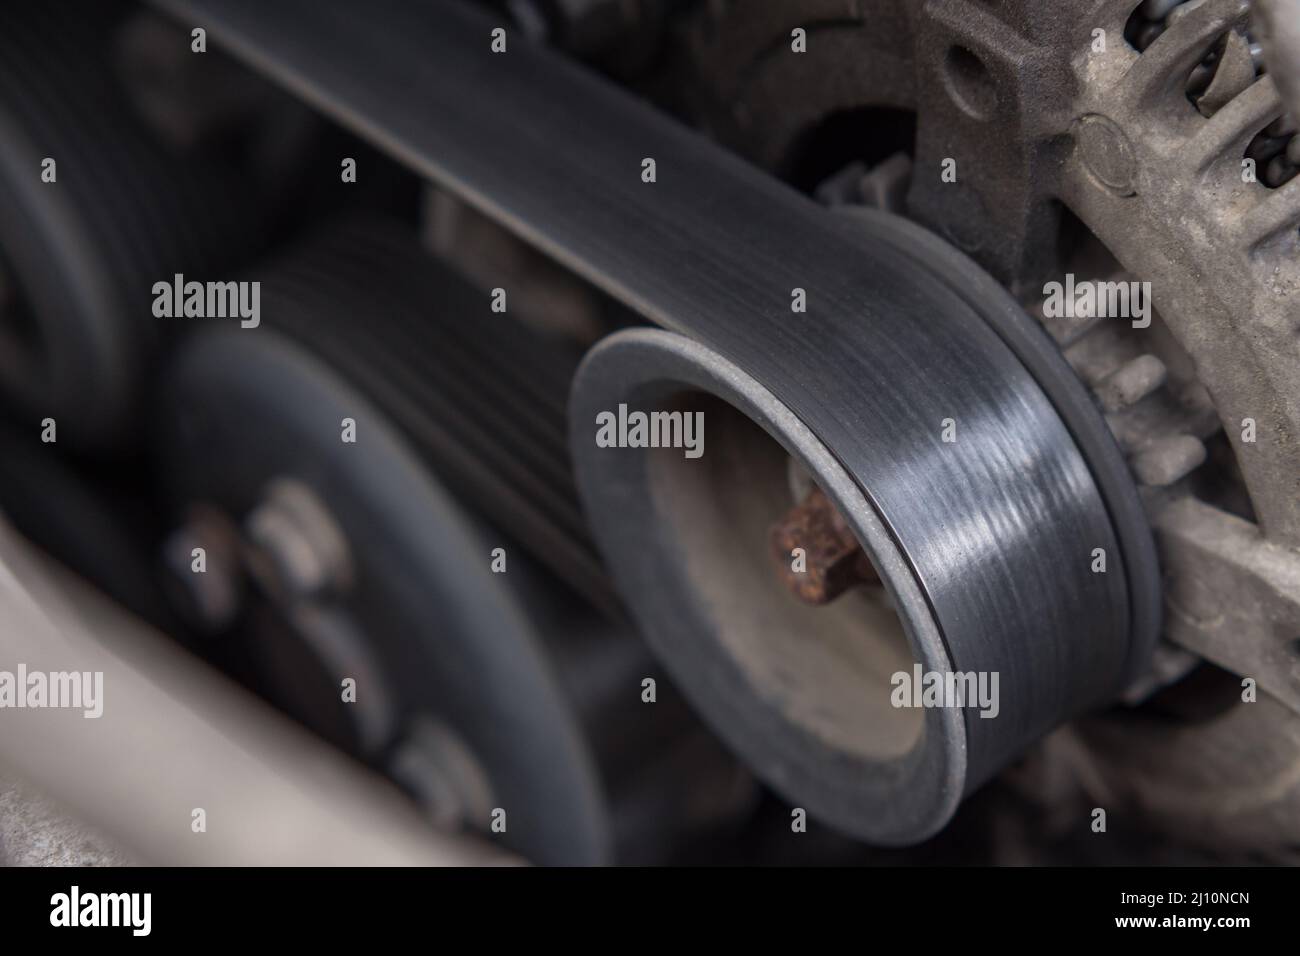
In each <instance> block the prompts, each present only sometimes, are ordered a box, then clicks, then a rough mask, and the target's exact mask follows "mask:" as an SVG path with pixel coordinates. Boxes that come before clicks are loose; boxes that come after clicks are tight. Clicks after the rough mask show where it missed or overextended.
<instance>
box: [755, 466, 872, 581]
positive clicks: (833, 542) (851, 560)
mask: <svg viewBox="0 0 1300 956" xmlns="http://www.w3.org/2000/svg"><path fill="white" fill-rule="evenodd" d="M769 541H770V542H771V548H772V557H773V558H774V559H775V561H776V567H777V570H778V573H779V574H780V576H781V580H782V581H783V582H784V583H785V585H786V587H788V588H789V589H790V591H791V592H792V593H793V594H794V595H795V597H797V598H799V600H801V601H803V602H804V603H806V604H814V605H822V604H829V603H830V602H831V601H834V600H835V599H836V598H837V597H839V596H840V595H841V594H843V593H844V592H845V591H847V590H849V589H850V588H852V587H854V586H855V585H858V584H862V583H864V582H875V581H879V580H880V579H879V578H878V577H877V576H876V571H875V568H873V567H872V566H871V561H870V559H869V558H868V557H867V555H866V552H864V551H863V550H862V546H861V545H860V544H859V543H858V539H857V538H856V537H854V534H853V532H852V531H851V530H850V529H849V527H848V525H847V523H845V521H844V518H843V517H842V516H841V515H840V513H839V511H838V510H837V509H836V507H835V505H833V504H832V503H831V501H830V499H829V498H827V497H826V495H825V493H823V492H822V490H821V489H820V488H818V487H816V486H814V487H813V489H812V490H811V491H809V492H808V494H807V495H806V496H805V497H804V499H803V500H802V501H801V502H800V503H799V504H797V505H795V507H794V508H792V509H791V510H790V511H789V512H787V513H786V515H785V516H784V517H783V518H782V519H781V520H780V521H779V522H777V523H776V524H775V525H774V526H773V527H772V530H771V533H770V535H769ZM796 548H802V549H803V551H804V555H805V562H806V567H805V569H804V570H803V571H796V570H795V569H794V567H793V561H792V557H791V555H792V553H793V552H794V550H795V549H796Z"/></svg>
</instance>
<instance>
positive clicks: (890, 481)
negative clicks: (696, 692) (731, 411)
mask: <svg viewBox="0 0 1300 956" xmlns="http://www.w3.org/2000/svg"><path fill="white" fill-rule="evenodd" d="M159 3H160V5H161V6H163V7H165V8H167V9H170V10H172V11H173V12H175V13H177V14H178V15H180V16H181V17H182V18H183V19H185V20H186V21H187V22H188V23H192V24H195V25H202V26H204V27H206V28H207V29H208V31H209V33H210V34H211V35H212V36H214V37H216V38H217V39H218V40H220V41H222V42H224V43H226V44H227V45H229V46H230V47H231V49H232V50H233V52H235V53H236V54H237V55H239V56H241V57H242V58H243V59H245V60H246V61H247V62H249V63H250V64H251V65H252V66H254V67H255V68H256V69H258V70H259V71H260V72H262V73H265V74H267V75H268V76H271V77H273V78H277V79H278V80H279V81H281V82H282V83H283V84H284V85H285V86H287V87H289V88H290V89H291V90H293V91H295V92H296V93H298V94H299V95H301V96H302V97H303V98H304V99H306V100H308V101H309V102H311V103H314V104H315V105H317V106H318V107H320V108H321V109H323V110H324V111H326V112H327V113H329V114H330V115H332V116H333V117H334V118H335V119H337V120H338V121H340V122H341V123H343V124H344V125H346V126H348V127H350V128H352V129H353V130H355V131H357V132H358V133H359V134H361V135H363V136H365V137H366V138H368V139H370V140H372V141H373V142H375V143H376V144H378V145H379V146H380V147H382V148H383V149H385V150H386V151H387V152H389V153H391V154H392V155H393V156H395V157H396V158H398V159H399V160H401V161H403V162H404V163H406V164H408V165H409V166H410V167H411V168H412V169H414V170H416V171H418V172H420V173H421V174H423V175H425V176H427V177H429V178H430V179H433V180H436V181H438V182H440V183H442V184H444V185H445V186H447V187H449V188H451V189H453V190H455V191H456V192H457V193H459V194H460V195H461V196H462V197H464V198H465V199H467V200H468V201H469V202H471V203H472V204H473V205H475V206H477V207H478V208H479V209H481V210H482V211H484V212H485V213H487V214H488V215H490V216H492V217H493V218H495V219H496V220H498V221H499V222H501V223H502V224H503V225H505V226H506V227H508V228H510V229H511V230H513V231H514V232H516V233H517V234H519V235H520V236H522V237H523V238H525V239H527V240H528V241H530V242H532V243H533V244H535V245H536V246H538V247H539V248H540V249H542V250H544V251H546V252H547V253H549V254H550V255H552V256H553V257H555V258H556V259H557V260H559V261H560V262H562V263H564V264H566V265H567V266H569V267H571V268H572V269H573V270H574V271H575V272H577V273H578V274H580V275H582V276H584V277H585V278H587V279H589V280H590V281H591V282H593V283H594V284H595V285H597V286H599V287H600V288H602V289H604V290H605V291H607V292H608V293H610V294H612V295H613V296H615V297H616V298H618V299H620V300H621V301H623V302H624V303H626V304H627V305H629V306H631V307H632V308H634V309H635V310H637V311H638V312H639V313H640V314H641V315H643V316H645V317H646V318H647V319H648V320H650V321H653V322H655V323H657V324H659V325H661V326H664V327H665V328H669V329H674V330H677V331H681V332H684V333H687V334H689V335H691V336H693V337H695V338H697V339H699V340H701V341H703V342H705V343H707V344H709V345H710V346H712V347H713V348H715V349H717V350H718V351H719V352H720V353H722V354H724V355H726V356H727V357H729V358H730V359H731V360H732V361H733V362H735V363H736V364H737V365H738V366H740V367H741V368H743V369H745V370H746V371H747V372H749V373H750V374H751V375H753V376H754V377H755V378H757V379H759V380H760V381H762V382H764V383H766V384H767V385H768V386H769V387H770V388H771V390H772V391H773V392H774V393H775V394H776V395H777V396H778V397H779V398H780V399H781V400H782V401H783V402H785V403H786V404H787V405H788V406H789V407H790V408H791V409H792V410H793V411H794V412H795V413H796V415H797V416H798V417H799V418H800V419H802V420H803V421H804V422H805V423H806V424H807V425H808V426H809V427H810V428H811V429H812V430H813V431H814V432H815V433H816V434H817V435H818V436H819V437H820V438H821V440H822V441H823V442H824V443H825V444H826V445H827V446H828V447H830V448H831V449H833V451H834V453H835V454H836V455H837V456H838V457H839V459H840V460H841V462H842V463H843V465H844V466H845V467H846V468H847V469H848V471H849V472H850V473H851V474H852V475H853V476H854V477H855V479H856V480H857V482H858V483H859V484H860V485H861V487H862V489H863V490H864V492H865V493H866V495H867V496H868V497H869V498H870V500H871V501H872V502H873V504H874V505H875V507H876V508H877V509H878V511H879V513H880V515H881V517H882V519H883V520H884V522H885V523H886V525H887V526H888V527H889V528H890V529H891V530H892V533H893V534H894V536H895V537H896V538H897V540H898V541H899V542H900V545H901V546H902V548H903V549H904V551H905V552H906V553H907V555H908V558H909V560H910V562H911V564H912V567H913V569H914V571H915V574H916V577H917V579H918V581H919V582H920V583H921V586H922V587H923V589H924V590H925V592H926V594H927V595H928V597H929V600H930V602H931V604H932V606H933V608H934V613H935V615H936V617H937V619H938V620H939V622H940V624H941V627H942V630H943V635H944V639H945V641H946V643H947V645H948V648H949V650H950V653H951V657H952V660H953V664H954V667H956V668H958V669H967V668H974V667H975V666H976V664H974V663H967V662H977V666H978V669H984V670H998V671H999V672H1000V673H1001V678H1002V687H1003V695H1002V696H1003V705H1002V715H1001V717H1000V719H998V720H996V721H980V720H973V721H968V727H969V762H970V766H971V768H972V773H973V775H974V779H978V778H980V777H982V776H983V775H984V774H985V773H987V772H988V771H989V770H990V769H991V768H994V767H997V766H999V765H1001V764H1003V763H1005V761H1006V760H1007V759H1008V758H1009V757H1010V756H1011V755H1012V754H1014V753H1015V752H1016V751H1017V750H1018V749H1020V748H1021V747H1022V746H1023V745H1024V744H1025V743H1026V742H1027V741H1029V740H1030V739H1032V738H1033V737H1035V736H1036V735H1038V734H1040V733H1042V732H1044V731H1045V730H1047V729H1048V728H1050V727H1051V726H1052V725H1054V724H1055V723H1057V722H1059V721H1060V720H1062V719H1066V718H1068V717H1069V716H1071V715H1073V714H1076V713H1078V712H1079V711H1080V710H1082V709H1085V708H1087V707H1089V706H1092V705H1095V704H1096V703H1098V702H1099V701H1102V700H1105V699H1107V698H1108V697H1110V696H1112V695H1113V694H1114V693H1116V692H1117V691H1118V690H1119V689H1120V688H1121V687H1122V686H1123V684H1124V683H1125V681H1126V680H1128V679H1129V678H1130V677H1131V676H1132V672H1133V670H1134V668H1135V667H1136V666H1138V665H1140V664H1141V662H1142V661H1143V660H1144V659H1145V656H1146V651H1147V650H1149V648H1150V647H1151V645H1152V643H1153V641H1154V635H1155V627H1156V622H1157V617H1158V611H1157V608H1158V603H1157V602H1156V601H1154V600H1153V595H1154V593H1155V591H1154V587H1153V586H1152V585H1153V582H1154V581H1155V562H1154V553H1153V551H1152V549H1151V545H1150V539H1149V536H1147V535H1146V532H1145V531H1144V530H1141V529H1140V528H1139V525H1140V524H1141V515H1140V509H1139V508H1138V506H1137V501H1136V495H1135V493H1133V492H1132V489H1131V488H1128V490H1125V486H1124V484H1123V482H1120V484H1119V485H1118V486H1114V487H1112V486H1111V484H1110V483H1109V482H1110V480H1111V479H1112V478H1113V477H1114V473H1115V469H1116V465H1115V461H1116V460H1117V453H1116V452H1115V451H1114V447H1113V444H1111V445H1110V446H1109V450H1106V447H1105V445H1106V440H1104V439H1102V438H1099V437H1098V435H1097V433H1096V428H1097V422H1099V421H1100V418H1099V416H1097V415H1096V414H1095V412H1094V413H1091V415H1092V418H1091V421H1090V420H1089V419H1088V416H1089V414H1090V412H1089V411H1087V410H1086V402H1084V401H1083V400H1082V399H1079V398H1078V397H1077V394H1076V397H1075V399H1072V400H1071V401H1069V402H1066V403H1065V405H1064V406H1063V405H1062V403H1061V401H1060V399H1059V398H1058V400H1057V408H1056V409H1054V408H1053V405H1052V403H1051V402H1049V401H1048V399H1047V397H1046V396H1045V394H1044V392H1043V391H1042V390H1040V387H1039V385H1038V384H1036V383H1035V381H1034V379H1033V378H1032V377H1031V375H1030V374H1029V372H1028V371H1026V366H1025V364H1022V362H1021V361H1020V360H1019V359H1017V357H1016V355H1015V354H1013V353H1012V351H1010V349H1009V348H1008V346H1007V344H1006V343H1005V342H1004V341H1003V339H1002V338H1001V337H1000V334H1002V333H999V332H995V331H994V329H993V328H991V327H990V326H989V325H986V324H985V321H986V320H987V319H988V316H987V314H985V315H984V316H983V317H982V316H981V313H987V312H988V311H989V310H987V309H978V310H977V309H976V308H974V307H973V306H972V305H971V304H970V301H969V299H970V298H971V297H972V295H974V292H973V291H972V290H968V289H962V290H960V291H958V290H957V289H956V288H954V287H953V286H952V285H950V284H949V283H948V282H946V281H940V276H939V274H938V273H939V272H946V273H948V275H949V278H951V275H952V273H951V271H950V270H947V269H945V268H944V267H942V266H934V265H926V264H925V263H924V257H925V255H926V251H925V249H924V248H913V249H909V250H908V251H903V246H902V245H900V243H899V242H898V241H896V237H891V236H887V235H882V234H880V231H879V230H876V229H874V228H873V227H872V226H871V225H870V223H866V224H862V225H861V226H860V227H857V228H850V226H849V224H847V223H840V222H837V221H832V220H833V218H834V217H831V216H829V215H828V214H827V213H826V212H824V211H823V210H821V209H819V208H818V207H816V206H815V205H813V204H812V203H811V202H810V201H808V200H807V199H805V198H803V197H801V196H799V195H798V194H796V193H794V192H793V191H791V190H789V189H787V188H786V187H784V186H782V185H781V184H779V183H777V182H774V181H773V180H771V179H770V178H768V177H766V176H764V175H763V174H762V173H760V172H759V171H757V170H755V169H753V168H751V167H749V166H747V165H745V164H744V163H742V162H741V161H739V160H738V159H736V158H734V157H732V156H730V155H728V154H726V153H724V152H722V151H721V150H720V149H718V148H716V147H713V146H711V145H710V144H708V143H707V142H704V141H703V140H702V139H701V138H700V137H699V136H697V135H695V134H693V133H691V132H690V131H688V130H686V129H684V128H683V127H681V126H679V125H678V124H676V123H675V122H673V121H672V120H670V119H668V118H667V117H664V116H662V115H660V114H658V113H656V112H654V111H653V110H651V109H649V108H647V107H645V106H644V105H643V104H640V103H638V102H637V101H636V100H635V99H634V98H633V97H631V96H629V95H628V94H627V93H626V92H623V91H621V90H618V89H616V88H614V87H612V86H610V85H608V84H605V83H602V82H601V81H599V80H597V79H596V78H594V77H592V76H591V75H590V74H588V73H587V72H586V71H584V70H583V69H582V68H581V67H579V66H577V65H574V64H571V63H568V62H564V61H562V60H560V59H558V58H556V57H553V56H552V55H551V54H549V53H547V52H546V51H545V50H543V49H540V48H537V47H534V46H531V45H529V44H528V43H527V42H526V41H525V40H524V38H523V37H522V36H520V35H517V34H514V33H511V34H510V35H509V41H508V42H509V49H508V52H506V53H503V54H494V53H492V52H491V50H490V43H491V36H490V31H491V30H492V29H493V28H495V27H498V26H502V27H507V28H508V26H509V25H508V24H507V23H505V22H499V21H496V20H494V19H492V18H490V17H487V16H485V15H484V14H483V13H482V12H480V11H476V10H473V9H469V8H466V7H463V6H460V5H458V4H451V3H435V2H428V3H419V4H416V3H410V2H404V0H375V2H367V3H364V4H363V3H353V2H347V0H277V2H276V3H265V2H262V0H189V2H184V0H159ZM647 157H651V158H654V159H655V161H656V163H657V180H658V181H657V182H655V183H644V182H642V180H641V170H642V160H643V159H644V158H647ZM361 174H362V175H364V174H365V173H364V171H362V173H361ZM795 287H800V288H804V289H806V290H807V294H808V311H807V313H806V314H794V313H792V312H791V310H790V301H791V290H792V289H793V288H795ZM995 311H996V310H995ZM1033 348H1034V349H1039V350H1041V345H1034V346H1033ZM1052 361H1054V360H1050V359H1049V360H1048V364H1049V365H1050V364H1051V362H1052ZM1044 387H1047V386H1044ZM1059 390H1060V389H1057V391H1059ZM1062 416H1064V417H1066V418H1067V419H1069V420H1070V422H1071V428H1073V429H1074V430H1075V432H1076V433H1078V431H1079V429H1080V428H1083V429H1085V430H1086V431H1087V439H1086V441H1085V440H1084V439H1083V438H1080V444H1085V445H1086V444H1088V443H1093V444H1097V445H1099V447H1101V448H1102V451H1103V453H1104V455H1106V456H1108V457H1107V458H1106V460H1103V461H1101V462H1100V463H1099V462H1098V461H1095V460H1094V461H1093V462H1092V469H1093V470H1090V467H1089V464H1088V463H1086V462H1085V460H1084V458H1083V456H1082V455H1081V454H1080V452H1079V447H1078V445H1076V442H1075V439H1074V438H1073V437H1072V435H1071V430H1070V428H1067V426H1066V425H1065V424H1064V423H1063V421H1062ZM944 418H953V419H955V420H956V421H957V422H958V429H959V440H958V441H957V442H956V443H955V444H941V443H940V438H939V432H940V422H941V421H942V419H944ZM1120 467H1122V463H1121V465H1120ZM1094 471H1095V474H1096V477H1094V473H1093V472H1094ZM1099 486H1100V487H1102V488H1104V489H1105V490H1106V493H1105V500H1103V494H1102V492H1101V491H1099ZM1108 505H1109V510H1108V507H1107V506H1108ZM1117 527H1118V530H1119V536H1118V537H1117V531H1116V528H1117ZM1121 540H1123V542H1124V546H1123V547H1121V545H1120V541H1121ZM1095 547H1102V548H1105V549H1106V552H1107V554H1108V555H1109V556H1110V564H1109V573H1106V574H1091V573H1089V571H1088V565H1089V562H1090V560H1091V556H1090V555H1091V550H1092V549H1093V548H1095ZM1126 575H1127V576H1128V577H1130V578H1131V581H1132V583H1131V585H1130V584H1129V583H1128V582H1126ZM1063 578H1064V579H1066V580H1068V581H1069V585H1068V586H1066V587H1063V586H1062V579H1063ZM1130 592H1131V594H1132V597H1133V599H1134V601H1133V607H1132V608H1130V601H1129V596H1130ZM992 724H996V725H998V726H997V727H996V729H995V728H993V727H991V726H989V725H992ZM975 768H980V769H979V770H978V771H977V770H975Z"/></svg>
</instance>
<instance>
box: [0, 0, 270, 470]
mask: <svg viewBox="0 0 1300 956" xmlns="http://www.w3.org/2000/svg"><path fill="white" fill-rule="evenodd" d="M125 9H126V8H125V7H124V6H123V5H120V4H117V3H94V2H89V0H71V2H60V3H49V4H46V3H10V4H5V5H4V6H3V9H0V209H2V210H3V211H4V215H3V216H0V390H3V392H4V393H5V394H6V395H7V397H8V398H9V400H10V401H11V402H13V403H14V404H15V406H16V408H17V410H18V411H19V412H20V414H21V415H22V416H23V417H24V418H25V419H26V420H28V421H32V422H35V423H39V422H40V421H41V420H42V419H44V418H47V417H49V418H53V419H55V421H56V422H57V425H58V436H59V440H60V441H61V442H64V443H66V444H71V445H74V446H76V447H79V448H88V447H97V448H106V447H109V446H111V445H112V444H113V442H114V441H115V440H116V439H118V438H120V437H121V435H122V434H123V433H124V432H125V431H127V430H129V429H130V422H129V420H128V418H129V416H130V415H131V414H132V413H133V412H135V411H138V408H137V407H136V406H135V404H134V403H135V401H136V399H137V398H138V395H139V392H140V389H141V385H142V381H143V377H144V373H145V372H146V370H147V369H148V367H149V364H150V359H151V357H152V355H153V353H154V350H155V349H156V347H157V343H158V341H159V339H160V338H161V337H162V335H164V334H165V333H166V330H163V329H160V328H159V320H158V319H156V318H154V315H153V311H152V306H153V298H154V297H153V292H152V289H153V285H154V283H155V282H158V281H163V280H166V281H170V280H171V279H172V276H173V275H174V274H175V273H177V272H181V273H184V272H186V271H187V270H188V271H190V272H193V271H194V270H202V269H205V268H211V267H215V266H219V265H221V264H222V263H223V262H226V261H228V260H229V259H230V257H231V256H232V255H233V254H239V253H242V252H244V251H246V250H247V244H248V241H249V239H250V238H251V237H250V236H249V235H248V234H247V232H246V226H247V222H248V220H247V218H246V209H245V206H244V203H243V202H241V200H240V196H241V190H240V189H239V188H238V185H237V184H235V183H232V182H231V181H230V179H229V177H228V176H227V175H226V174H222V173H218V172H217V167H215V166H214V165H213V164H212V163H209V162H207V161H205V160H204V159H203V158H202V157H200V156H183V157H182V156H180V155H174V154H171V153H169V152H168V151H167V150H166V149H165V148H163V147H162V146H161V145H160V144H158V143H157V142H156V141H155V139H154V138H153V137H151V135H150V134H149V132H148V131H147V130H146V129H145V128H144V126H143V124H142V123H140V122H139V120H138V119H137V117H136V115H135V113H134V112H133V110H132V108H131V105H130V103H129V102H128V98H127V96H126V94H125V93H124V91H123V90H122V88H121V86H120V84H119V83H118V82H117V79H116V77H115V75H114V72H113V69H112V67H111V64H110V59H111V58H110V53H111V42H110V38H111V36H112V34H113V31H114V30H115V29H116V28H117V26H118V24H119V22H120V20H121V14H122V13H123V12H124V11H125ZM241 210H244V211H241ZM204 278H220V277H219V276H204Z"/></svg>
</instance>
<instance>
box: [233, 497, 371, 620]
mask: <svg viewBox="0 0 1300 956" xmlns="http://www.w3.org/2000/svg"><path fill="white" fill-rule="evenodd" d="M245 530H246V533H247V537H248V542H249V544H250V545H252V547H251V548H250V551H249V555H248V558H249V569H250V571H251V573H252V574H253V576H254V577H255V578H257V580H258V581H259V582H261V583H262V585H263V586H264V587H266V588H268V590H270V591H271V592H272V593H279V594H282V595H284V596H287V597H289V598H291V599H293V598H310V597H315V596H318V595H320V594H322V593H324V592H327V591H341V590H344V589H346V588H347V587H348V586H349V585H350V583H351V581H352V578H353V573H352V559H351V556H350V554H349V551H348V543H347V539H346V538H345V537H344V535H343V531H342V529H341V528H339V526H338V524H337V523H336V522H335V521H334V518H333V516H332V515H331V514H330V513H329V510H328V509H327V508H326V507H325V505H324V504H323V503H322V502H321V500H320V499H319V498H317V497H316V494H315V493H314V492H313V491H312V490H311V489H310V488H308V487H307V486H306V485H304V484H303V483H302V482H300V481H297V480H294V479H289V478H277V479H275V480H274V481H272V482H271V484H270V485H269V486H268V487H267V489H266V492H265V494H264V495H263V498H262V503H261V504H259V505H258V506H257V507H256V508H255V509H253V511H252V512H251V513H250V514H249V516H248V519H247V521H246V522H245Z"/></svg>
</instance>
